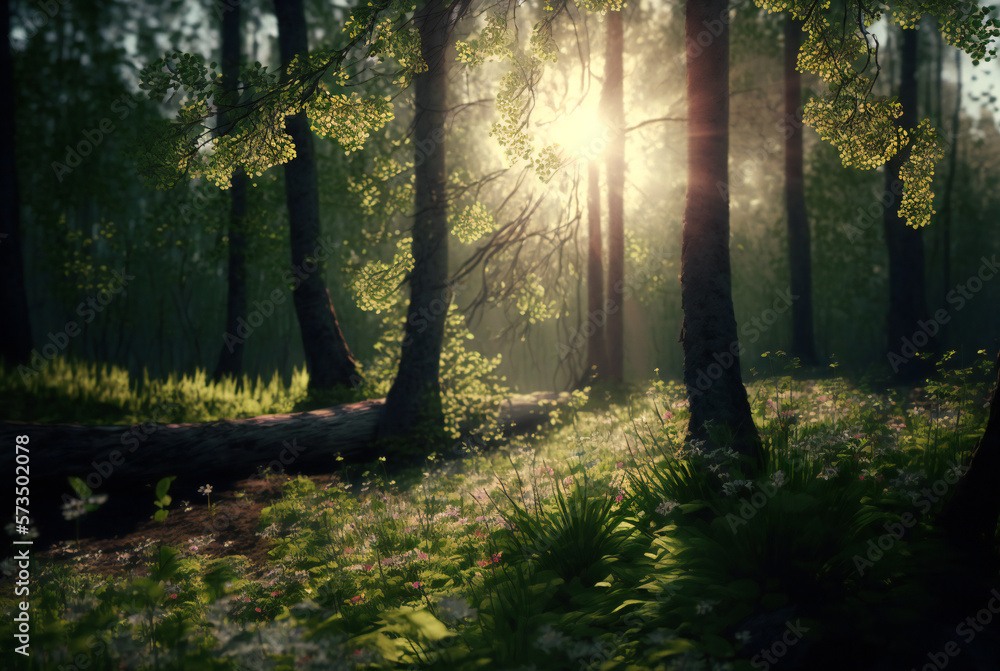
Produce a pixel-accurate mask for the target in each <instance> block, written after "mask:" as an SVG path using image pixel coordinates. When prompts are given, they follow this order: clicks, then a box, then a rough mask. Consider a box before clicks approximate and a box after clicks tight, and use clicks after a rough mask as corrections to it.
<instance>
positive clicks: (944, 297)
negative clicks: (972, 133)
mask: <svg viewBox="0 0 1000 671" xmlns="http://www.w3.org/2000/svg"><path fill="white" fill-rule="evenodd" d="M942 48H944V47H943V46H942ZM955 82H956V83H955V109H954V111H953V112H952V116H951V149H950V151H949V152H948V177H947V178H945V182H944V192H943V193H942V194H941V255H942V259H941V304H942V305H947V304H948V293H949V292H951V291H952V289H953V288H954V287H952V284H951V199H952V195H953V194H954V192H955V175H956V174H957V173H958V152H959V150H960V148H961V144H959V133H960V132H961V130H962V51H961V49H955ZM940 327H941V331H940V332H939V334H938V337H939V338H940V339H941V342H945V333H946V332H947V328H948V325H947V324H940Z"/></svg>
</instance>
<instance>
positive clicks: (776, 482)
mask: <svg viewBox="0 0 1000 671" xmlns="http://www.w3.org/2000/svg"><path fill="white" fill-rule="evenodd" d="M771 484H772V485H773V486H775V487H780V486H782V485H783V484H785V472H784V471H775V473H774V475H772V476H771Z"/></svg>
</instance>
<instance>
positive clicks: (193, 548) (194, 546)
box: [188, 545, 198, 552]
mask: <svg viewBox="0 0 1000 671" xmlns="http://www.w3.org/2000/svg"><path fill="white" fill-rule="evenodd" d="M188 550H190V551H191V552H197V551H198V546H197V545H190V546H188Z"/></svg>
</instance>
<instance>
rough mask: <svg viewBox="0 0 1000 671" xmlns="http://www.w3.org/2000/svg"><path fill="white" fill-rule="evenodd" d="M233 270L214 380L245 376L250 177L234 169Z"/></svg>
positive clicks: (233, 30) (225, 21)
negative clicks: (241, 335) (242, 325)
mask: <svg viewBox="0 0 1000 671" xmlns="http://www.w3.org/2000/svg"><path fill="white" fill-rule="evenodd" d="M240 35H241V31H240V2H239V0H231V2H230V3H229V5H228V7H227V11H226V12H225V13H224V14H223V16H222V80H223V84H222V85H223V88H224V89H225V90H226V92H227V93H228V95H229V100H227V101H226V104H228V105H235V104H236V103H237V102H238V100H239V79H240V42H241V39H240ZM226 125H227V120H226V114H225V113H222V114H219V126H220V129H222V130H225V127H226ZM229 195H230V210H229V267H228V272H227V280H228V282H227V287H228V293H227V297H226V324H225V331H224V335H223V344H222V349H221V350H220V351H219V360H218V363H217V364H216V366H215V372H214V373H213V377H214V378H215V379H219V378H221V377H223V376H226V375H231V376H233V377H239V376H240V375H242V373H243V346H244V343H245V341H244V339H243V338H236V337H234V334H236V333H237V330H238V329H239V326H240V319H246V315H247V278H246V248H247V244H246V231H245V226H246V207H247V175H246V173H245V172H244V171H243V169H242V168H240V167H237V168H235V169H234V170H233V176H232V178H231V186H230V187H229Z"/></svg>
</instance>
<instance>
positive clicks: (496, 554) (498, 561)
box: [492, 552, 503, 564]
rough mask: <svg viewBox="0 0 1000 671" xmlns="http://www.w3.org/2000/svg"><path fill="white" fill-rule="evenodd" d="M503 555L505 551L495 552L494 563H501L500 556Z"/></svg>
mask: <svg viewBox="0 0 1000 671" xmlns="http://www.w3.org/2000/svg"><path fill="white" fill-rule="evenodd" d="M502 556H503V552H495V553H493V557H492V559H493V563H494V564H499V563H500V558H501V557H502Z"/></svg>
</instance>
